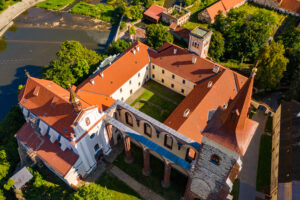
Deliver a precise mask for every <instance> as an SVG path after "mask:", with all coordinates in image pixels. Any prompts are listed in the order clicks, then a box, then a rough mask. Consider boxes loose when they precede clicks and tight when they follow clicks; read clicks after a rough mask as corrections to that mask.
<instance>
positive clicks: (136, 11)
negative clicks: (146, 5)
mask: <svg viewBox="0 0 300 200" xmlns="http://www.w3.org/2000/svg"><path fill="white" fill-rule="evenodd" d="M143 11H144V10H143V8H142V7H141V6H140V5H135V6H130V8H129V12H128V14H127V17H128V18H131V19H132V20H133V21H136V20H138V19H141V18H143Z"/></svg>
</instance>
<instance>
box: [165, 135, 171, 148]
mask: <svg viewBox="0 0 300 200" xmlns="http://www.w3.org/2000/svg"><path fill="white" fill-rule="evenodd" d="M164 143H165V146H166V147H168V148H169V149H172V146H173V138H172V137H171V136H170V135H165V142H164Z"/></svg>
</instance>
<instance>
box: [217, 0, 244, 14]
mask: <svg viewBox="0 0 300 200" xmlns="http://www.w3.org/2000/svg"><path fill="white" fill-rule="evenodd" d="M243 1H245V0H221V2H222V3H223V5H224V8H225V10H226V11H229V10H230V9H231V8H233V7H234V6H236V5H238V4H240V3H242V2H243Z"/></svg>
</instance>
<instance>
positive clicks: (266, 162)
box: [256, 135, 272, 192]
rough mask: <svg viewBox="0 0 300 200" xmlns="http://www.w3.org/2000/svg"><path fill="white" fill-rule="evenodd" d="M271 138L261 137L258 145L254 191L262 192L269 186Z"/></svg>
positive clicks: (267, 136)
mask: <svg viewBox="0 0 300 200" xmlns="http://www.w3.org/2000/svg"><path fill="white" fill-rule="evenodd" d="M271 150H272V136H269V135H262V136H261V139H260V145H259V157H258V166H257V176H256V190H257V191H259V192H263V190H264V188H265V187H269V186H270V177H271V156H272V152H271Z"/></svg>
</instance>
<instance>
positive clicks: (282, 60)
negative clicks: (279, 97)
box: [256, 42, 289, 89]
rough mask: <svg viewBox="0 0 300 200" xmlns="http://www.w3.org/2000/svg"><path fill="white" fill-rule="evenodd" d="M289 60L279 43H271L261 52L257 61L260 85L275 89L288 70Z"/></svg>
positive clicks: (257, 76)
mask: <svg viewBox="0 0 300 200" xmlns="http://www.w3.org/2000/svg"><path fill="white" fill-rule="evenodd" d="M288 61H289V60H288V59H287V58H286V57H284V46H283V45H282V44H280V43H277V42H271V44H270V45H269V46H266V47H265V48H263V50H262V51H261V54H260V56H259V59H258V61H257V69H258V72H257V75H256V78H257V80H258V84H259V85H260V86H261V87H262V88H265V89H274V88H275V87H276V86H277V85H278V83H279V82H280V80H281V78H282V77H283V72H284V71H285V70H286V65H287V63H288Z"/></svg>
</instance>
